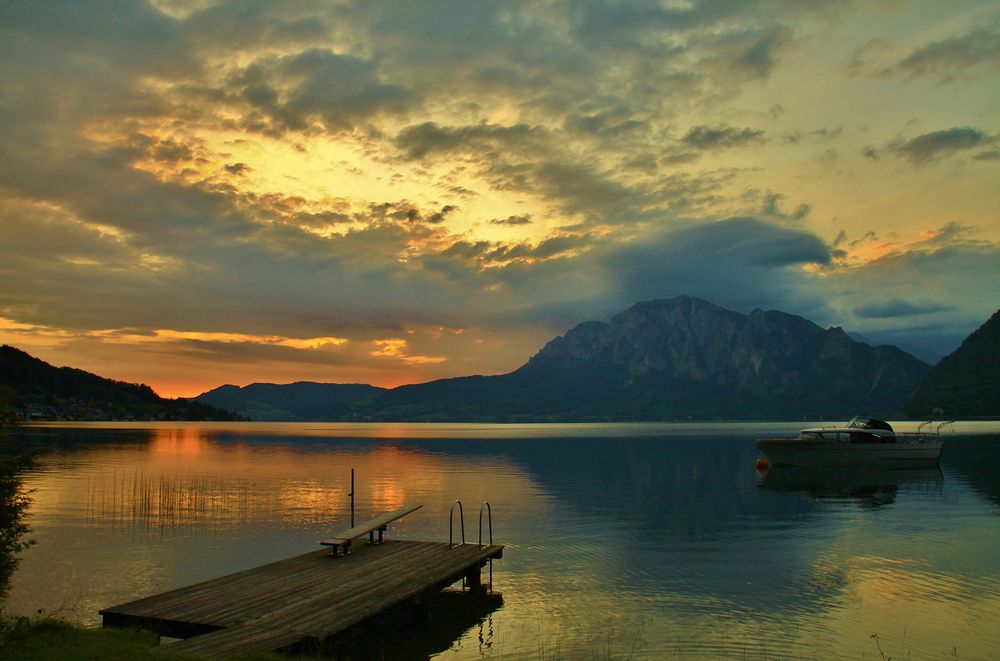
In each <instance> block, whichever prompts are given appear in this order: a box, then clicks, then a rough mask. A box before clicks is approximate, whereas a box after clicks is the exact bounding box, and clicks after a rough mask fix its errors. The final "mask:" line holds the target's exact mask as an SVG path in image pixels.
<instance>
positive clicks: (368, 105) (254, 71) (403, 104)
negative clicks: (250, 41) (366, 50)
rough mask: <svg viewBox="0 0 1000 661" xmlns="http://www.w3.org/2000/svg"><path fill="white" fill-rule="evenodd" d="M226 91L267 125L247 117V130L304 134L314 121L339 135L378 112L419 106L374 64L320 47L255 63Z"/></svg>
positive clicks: (409, 92)
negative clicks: (387, 80) (383, 75)
mask: <svg viewBox="0 0 1000 661" xmlns="http://www.w3.org/2000/svg"><path fill="white" fill-rule="evenodd" d="M229 88H230V91H231V92H232V94H234V98H233V99H232V100H233V101H235V99H236V98H238V99H242V100H243V101H244V102H246V103H247V104H249V106H251V107H252V108H253V109H255V110H256V111H257V112H259V113H261V114H262V115H263V116H264V117H266V118H267V120H269V122H270V123H269V124H263V125H260V126H259V127H258V124H257V123H255V122H259V119H255V118H254V116H253V115H250V116H248V117H247V118H246V120H247V121H246V122H244V124H245V125H248V127H249V128H263V129H271V130H273V131H282V130H294V131H309V130H312V129H313V128H315V127H314V122H319V123H320V124H321V126H322V127H323V128H325V129H326V130H328V131H334V132H336V131H343V130H347V129H350V128H352V127H354V126H356V125H357V124H359V123H362V122H364V121H366V120H368V119H370V118H372V117H374V116H376V115H378V114H381V113H390V114H392V113H404V112H406V111H407V110H408V109H409V108H411V107H413V106H414V105H415V104H416V103H418V101H419V99H418V97H417V95H416V93H414V92H413V91H412V90H410V89H408V88H406V87H404V86H402V85H399V84H396V83H387V82H383V81H382V79H381V76H380V74H379V70H378V66H377V63H375V62H374V61H371V60H366V59H362V58H358V57H354V56H352V55H342V54H337V53H334V52H333V51H330V50H328V49H324V48H310V49H308V50H305V51H302V52H301V53H297V54H295V55H288V56H284V57H279V58H274V57H264V58H258V59H257V60H256V61H254V62H253V63H252V64H250V65H249V66H247V67H246V68H244V69H242V70H240V71H239V72H236V73H234V74H233V75H232V76H231V77H230V83H229Z"/></svg>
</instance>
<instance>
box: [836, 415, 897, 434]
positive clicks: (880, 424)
mask: <svg viewBox="0 0 1000 661" xmlns="http://www.w3.org/2000/svg"><path fill="white" fill-rule="evenodd" d="M847 426H848V427H853V428H855V429H884V430H885V431H892V425H890V424H889V423H888V422H886V421H885V420H876V419H875V418H859V417H854V418H851V420H850V422H848V423H847Z"/></svg>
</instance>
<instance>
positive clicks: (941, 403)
mask: <svg viewBox="0 0 1000 661" xmlns="http://www.w3.org/2000/svg"><path fill="white" fill-rule="evenodd" d="M906 409H907V412H908V413H909V414H910V415H912V416H913V417H930V416H931V415H932V414H933V413H934V411H935V409H941V413H940V414H938V417H946V418H952V419H955V418H968V417H978V416H998V415H1000V310H997V311H996V312H994V313H993V316H992V317H990V318H989V319H988V320H987V321H986V323H984V324H983V325H982V326H980V327H979V328H978V329H977V330H976V331H975V332H973V333H972V334H971V335H969V337H967V338H965V341H964V342H962V344H961V346H959V347H958V348H957V349H955V351H953V352H952V353H951V354H949V355H947V356H945V357H944V358H942V359H941V362H940V363H938V364H937V365H935V366H934V367H933V368H931V369H930V371H928V372H927V373H926V374H924V375H923V377H921V378H920V380H919V381H918V382H917V386H916V388H915V389H914V392H913V396H912V397H910V399H909V401H908V402H907V405H906Z"/></svg>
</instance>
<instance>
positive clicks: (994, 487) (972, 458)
mask: <svg viewBox="0 0 1000 661" xmlns="http://www.w3.org/2000/svg"><path fill="white" fill-rule="evenodd" d="M941 465H942V466H943V467H944V469H945V470H946V471H949V472H952V473H955V474H956V475H957V476H959V477H960V478H961V479H962V480H963V481H964V482H966V483H967V484H969V485H971V486H972V488H973V489H975V490H976V492H977V493H979V494H980V495H982V496H983V498H985V499H987V500H989V501H990V502H992V503H993V504H994V505H995V506H996V507H997V510H996V511H997V513H1000V435H997V434H991V435H985V434H984V435H974V436H973V435H969V436H955V437H951V438H948V440H947V441H946V442H945V446H944V449H943V450H942V453H941Z"/></svg>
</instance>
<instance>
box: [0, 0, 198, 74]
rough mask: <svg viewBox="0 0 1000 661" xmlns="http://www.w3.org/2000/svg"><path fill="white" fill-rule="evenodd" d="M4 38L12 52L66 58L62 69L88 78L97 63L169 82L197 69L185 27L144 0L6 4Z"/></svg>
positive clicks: (0, 8) (1, 21)
mask: <svg viewBox="0 0 1000 661" xmlns="http://www.w3.org/2000/svg"><path fill="white" fill-rule="evenodd" d="M0 34H3V35H4V41H6V42H7V48H10V49H11V50H10V51H7V52H9V53H10V52H14V53H18V54H21V55H23V54H24V51H23V50H22V49H25V48H27V49H30V51H31V52H32V55H34V56H36V57H38V56H41V57H52V58H53V59H54V58H56V57H60V56H61V59H62V60H63V61H62V62H60V63H59V64H58V66H60V67H65V68H67V69H68V68H75V67H81V68H85V69H86V70H87V71H88V72H89V75H93V74H94V73H97V72H96V71H95V69H94V67H93V64H94V63H96V62H99V63H101V64H104V65H107V66H110V67H112V68H114V69H119V70H127V71H132V72H144V73H151V74H155V75H158V76H164V77H168V78H173V77H177V76H182V75H185V74H188V73H191V72H192V71H194V70H196V69H197V68H198V64H197V61H196V59H195V58H194V57H193V55H192V53H191V52H190V44H189V42H188V40H187V37H186V35H185V33H184V31H183V26H182V25H181V24H180V23H179V22H178V21H176V20H174V19H172V18H170V17H169V16H166V15H164V14H162V13H160V12H158V11H156V10H155V9H153V8H152V7H150V6H149V5H148V4H146V3H144V2H133V1H131V0H98V1H96V2H75V1H74V0H52V1H47V2H41V3H38V2H3V3H0ZM5 50H7V49H6V48H5ZM70 54H73V55H75V57H67V56H68V55H70ZM81 56H83V57H87V58H92V59H91V61H90V62H86V61H82V60H81V59H80V58H81ZM19 59H20V58H19Z"/></svg>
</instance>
